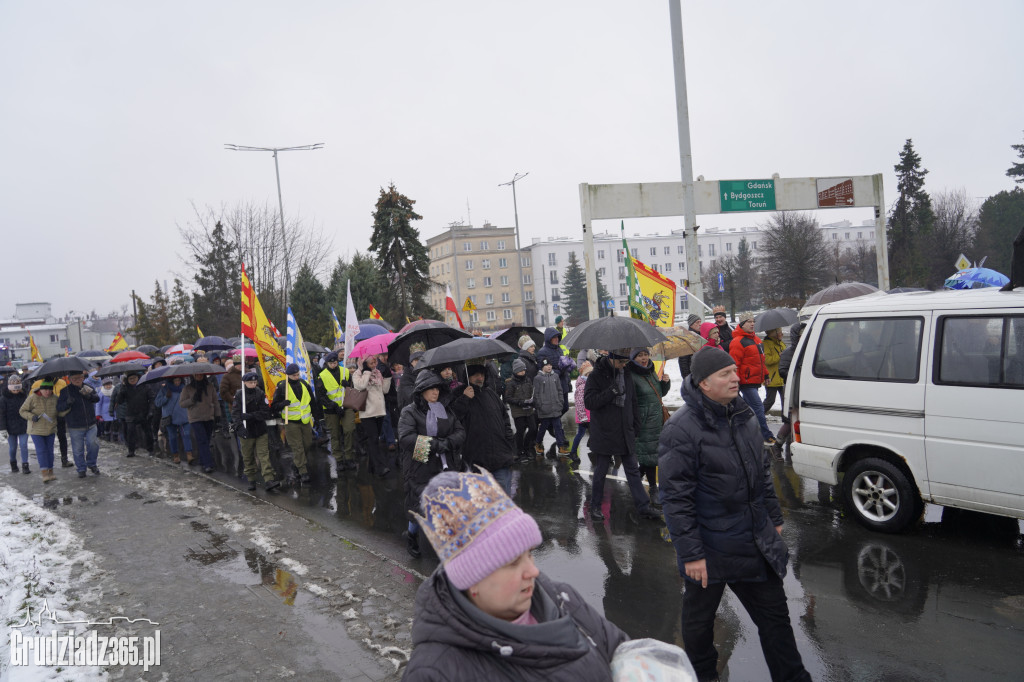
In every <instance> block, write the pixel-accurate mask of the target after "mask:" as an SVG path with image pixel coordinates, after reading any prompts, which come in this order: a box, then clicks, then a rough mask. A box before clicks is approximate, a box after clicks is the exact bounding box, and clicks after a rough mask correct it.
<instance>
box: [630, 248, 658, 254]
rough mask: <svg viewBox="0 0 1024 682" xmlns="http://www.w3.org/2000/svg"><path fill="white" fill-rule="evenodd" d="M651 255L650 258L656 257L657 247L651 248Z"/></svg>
mask: <svg viewBox="0 0 1024 682" xmlns="http://www.w3.org/2000/svg"><path fill="white" fill-rule="evenodd" d="M634 255H635V254H634ZM651 255H652V256H657V255H658V247H657V246H652V247H651Z"/></svg>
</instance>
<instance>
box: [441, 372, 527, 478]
mask: <svg viewBox="0 0 1024 682" xmlns="http://www.w3.org/2000/svg"><path fill="white" fill-rule="evenodd" d="M452 411H453V412H455V416H456V418H458V420H459V421H460V422H462V426H463V427H464V428H465V429H466V443H467V445H465V446H463V448H462V460H463V461H464V462H465V463H466V466H467V467H471V466H474V465H477V466H481V467H483V468H484V469H487V470H488V471H497V470H498V469H504V468H506V467H510V466H512V461H513V460H514V459H515V457H516V448H515V432H514V431H512V422H511V421H509V418H508V410H506V409H505V405H504V404H503V403H502V402H501V398H500V397H498V394H497V393H495V392H494V389H492V388H490V387H488V386H484V387H483V388H477V387H476V386H474V387H473V397H472V398H469V397H467V396H466V394H465V391H464V392H463V394H462V395H460V396H459V397H458V398H456V399H455V400H454V401H453V402H452Z"/></svg>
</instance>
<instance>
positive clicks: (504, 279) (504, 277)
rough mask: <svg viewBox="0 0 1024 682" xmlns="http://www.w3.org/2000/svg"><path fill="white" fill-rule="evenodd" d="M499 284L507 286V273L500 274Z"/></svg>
mask: <svg viewBox="0 0 1024 682" xmlns="http://www.w3.org/2000/svg"><path fill="white" fill-rule="evenodd" d="M501 286H503V287H507V286H508V275H502V276H501Z"/></svg>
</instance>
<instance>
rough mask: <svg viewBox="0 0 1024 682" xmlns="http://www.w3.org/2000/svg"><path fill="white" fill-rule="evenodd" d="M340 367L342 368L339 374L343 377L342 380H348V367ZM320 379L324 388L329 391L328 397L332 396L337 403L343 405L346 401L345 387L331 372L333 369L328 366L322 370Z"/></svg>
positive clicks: (339, 405)
mask: <svg viewBox="0 0 1024 682" xmlns="http://www.w3.org/2000/svg"><path fill="white" fill-rule="evenodd" d="M338 369H339V370H340V371H339V373H338V376H339V377H340V378H341V381H347V380H348V367H339V368H338ZM320 381H321V382H323V385H324V390H326V391H327V397H328V398H330V399H331V400H332V401H333V402H334V404H335V405H337V406H338V407H341V406H342V403H343V402H345V387H344V386H342V385H341V383H340V382H338V381H336V380H335V379H334V375H333V374H331V370H329V369H327V368H326V367H325V368H324V370H323V371H322V372H320Z"/></svg>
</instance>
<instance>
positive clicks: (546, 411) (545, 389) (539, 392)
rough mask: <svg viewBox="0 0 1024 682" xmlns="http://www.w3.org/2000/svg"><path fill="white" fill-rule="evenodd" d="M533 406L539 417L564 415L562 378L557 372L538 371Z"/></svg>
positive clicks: (534, 382)
mask: <svg viewBox="0 0 1024 682" xmlns="http://www.w3.org/2000/svg"><path fill="white" fill-rule="evenodd" d="M533 406H534V407H535V408H536V409H537V419H549V418H551V417H561V416H562V380H561V379H560V378H559V377H558V374H557V373H555V372H551V373H548V372H544V371H543V370H542V371H540V372H537V376H535V377H534V378H533Z"/></svg>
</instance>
